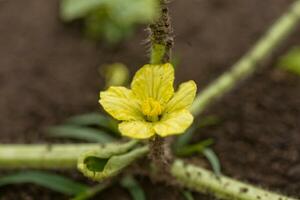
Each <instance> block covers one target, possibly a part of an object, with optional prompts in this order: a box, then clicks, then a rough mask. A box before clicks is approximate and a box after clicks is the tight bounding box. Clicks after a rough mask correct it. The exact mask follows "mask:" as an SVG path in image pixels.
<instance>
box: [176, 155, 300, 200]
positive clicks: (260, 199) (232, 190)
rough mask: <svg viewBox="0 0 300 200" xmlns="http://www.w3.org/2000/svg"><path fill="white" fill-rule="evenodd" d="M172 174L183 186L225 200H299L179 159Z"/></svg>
mask: <svg viewBox="0 0 300 200" xmlns="http://www.w3.org/2000/svg"><path fill="white" fill-rule="evenodd" d="M171 173H172V175H173V176H174V177H176V178H177V180H178V181H179V183H181V184H182V185H183V186H185V187H187V188H189V189H191V190H196V191H198V192H202V193H206V194H212V195H214V196H215V197H217V198H220V199H225V200H297V199H295V198H291V197H287V196H284V195H281V194H278V193H273V192H270V191H267V190H263V189H261V188H258V187H255V186H253V185H250V184H247V183H243V182H240V181H237V180H235V179H232V178H228V177H226V176H223V175H221V176H216V175H215V174H214V173H212V172H210V171H208V170H206V169H203V168H201V167H197V166H194V165H191V164H185V163H184V162H183V161H182V160H180V159H177V160H176V161H175V162H174V163H173V165H172V168H171Z"/></svg>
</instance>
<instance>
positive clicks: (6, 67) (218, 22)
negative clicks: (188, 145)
mask: <svg viewBox="0 0 300 200" xmlns="http://www.w3.org/2000/svg"><path fill="white" fill-rule="evenodd" d="M289 4H290V1H287V0H264V1H262V0H244V1H240V0H227V1H223V0H190V1H180V0H175V1H173V2H172V3H171V12H172V13H171V14H172V17H173V22H174V29H175V36H176V40H175V42H176V45H175V56H176V57H177V58H178V60H179V67H178V70H177V77H176V78H177V81H180V82H181V81H184V80H189V79H194V80H196V82H197V83H198V87H199V91H200V92H201V90H202V89H203V88H204V87H205V86H206V85H207V84H208V83H209V82H211V81H212V80H214V79H215V78H216V77H217V76H218V75H220V74H221V73H222V72H224V71H225V70H227V69H228V68H229V67H230V66H231V65H232V64H233V63H234V62H236V61H237V59H238V58H240V57H241V56H242V55H243V54H244V53H245V52H246V51H247V50H248V49H249V48H250V47H251V46H252V45H253V44H254V42H255V41H257V39H258V38H259V36H261V35H262V34H263V33H264V32H265V31H266V29H267V28H268V27H269V26H270V25H271V24H272V22H273V21H274V20H275V19H276V18H277V17H279V16H280V15H281V14H282V13H283V12H284V11H285V10H286V8H287V7H288V5H289ZM0 24H1V26H0V57H1V59H0V96H1V98H0V113H1V116H0V127H1V133H0V142H1V143H46V142H47V138H46V137H45V136H44V132H43V130H44V128H45V127H47V126H49V125H53V124H56V123H60V122H62V121H63V120H64V119H65V118H67V117H68V116H72V115H74V114H79V113H84V112H89V111H95V110H98V109H99V108H98V104H97V98H98V91H99V90H100V89H101V86H102V85H103V81H102V80H101V78H100V77H99V75H98V74H97V69H98V67H99V66H100V65H101V64H105V63H111V62H116V61H118V62H123V63H125V64H127V65H128V66H130V69H131V71H132V73H134V71H135V70H136V69H137V68H138V67H140V66H141V65H142V64H144V63H146V62H147V55H146V54H143V53H141V52H145V51H146V47H145V46H144V45H143V40H144V38H145V37H146V33H145V32H144V31H143V28H144V27H141V28H140V30H138V31H137V35H136V36H135V37H134V38H131V39H130V40H128V41H126V42H124V43H123V44H121V45H119V46H118V47H116V48H110V47H108V46H106V45H104V44H102V43H100V44H95V43H93V42H91V41H88V40H86V39H84V38H83V37H82V34H81V33H80V31H78V27H76V26H66V25H64V24H62V23H61V22H60V20H59V18H58V0H52V1H47V0H27V1H11V0H2V1H0ZM299 37H300V29H299V28H298V29H297V31H296V33H294V34H293V35H292V37H291V38H290V39H288V40H287V41H285V42H284V44H283V45H282V46H281V47H280V48H279V50H278V51H276V52H274V54H273V55H272V56H271V57H270V58H269V59H268V60H267V61H266V62H264V63H263V64H262V68H261V69H260V70H259V71H258V72H257V73H256V74H255V75H254V76H253V77H252V78H250V79H247V80H245V81H244V82H243V83H241V84H240V85H239V87H238V88H237V89H235V90H234V91H233V92H231V93H230V94H228V95H226V96H225V98H223V99H221V100H220V101H218V102H216V103H215V104H213V105H212V106H211V107H210V108H209V109H208V111H207V112H206V113H205V114H213V115H216V116H218V117H219V118H221V119H222V123H221V124H219V125H217V126H214V127H209V128H205V129H202V130H199V134H197V135H196V136H195V138H194V140H195V141H198V140H200V139H205V138H214V140H215V141H216V144H215V145H214V149H215V151H216V153H217V154H218V156H219V157H220V160H221V163H222V170H223V173H224V174H226V175H229V176H232V177H235V178H239V179H241V180H243V181H247V182H250V183H253V184H257V185H261V186H263V187H265V188H269V189H271V190H274V191H280V192H283V193H285V194H288V195H294V196H296V197H300V192H299V191H300V121H299V119H300V79H299V78H298V77H295V76H293V75H289V74H286V73H283V72H280V71H278V70H276V69H274V66H275V63H276V58H277V57H278V56H279V55H280V54H282V53H283V52H285V51H286V50H288V49H289V48H290V47H292V46H294V45H299V44H300V42H299V41H300V40H299ZM200 119H201V117H200ZM193 159H197V158H193ZM4 173H6V172H2V174H4ZM68 174H69V176H72V177H77V178H79V179H82V177H81V175H80V174H78V173H76V172H74V173H68ZM139 181H140V182H141V183H142V185H143V186H144V189H145V191H146V193H147V197H148V199H168V200H169V199H176V200H177V199H182V197H181V196H180V193H179V192H178V190H177V189H176V188H173V187H171V186H166V185H162V184H160V185H155V184H153V183H151V182H150V181H149V180H148V179H147V178H145V177H139ZM0 192H1V194H2V197H3V199H9V200H10V199H37V198H38V199H66V198H67V197H66V196H63V195H61V194H58V193H55V192H50V191H49V190H46V189H43V188H41V187H37V186H33V185H29V184H26V185H22V186H10V187H5V188H2V189H1V190H0ZM195 196H196V199H199V200H200V199H201V200H207V199H212V198H210V197H207V196H201V195H195ZM98 199H118V200H119V199H120V200H121V199H130V198H129V195H128V194H127V192H126V191H124V190H123V189H122V188H121V187H118V186H115V187H113V188H110V189H108V190H107V191H106V192H104V193H103V194H101V195H100V196H99V197H98Z"/></svg>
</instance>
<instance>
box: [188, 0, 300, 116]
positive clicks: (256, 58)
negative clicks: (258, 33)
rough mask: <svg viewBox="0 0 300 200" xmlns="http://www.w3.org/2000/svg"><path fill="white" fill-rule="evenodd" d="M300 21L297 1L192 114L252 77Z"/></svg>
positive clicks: (205, 93) (199, 99) (214, 85)
mask: <svg viewBox="0 0 300 200" xmlns="http://www.w3.org/2000/svg"><path fill="white" fill-rule="evenodd" d="M299 19H300V1H299V0H297V1H295V2H294V3H293V4H292V5H291V7H290V9H289V10H288V11H287V12H286V13H285V14H284V15H283V16H282V17H281V18H279V19H278V21H276V22H275V23H274V25H273V26H272V27H271V28H270V29H269V31H268V32H267V33H266V34H265V35H264V36H263V37H262V38H261V39H260V40H259V41H258V42H257V44H256V45H255V46H254V47H253V48H252V49H251V50H250V51H249V52H248V53H246V54H245V55H244V56H243V57H242V58H241V59H240V60H239V61H238V62H237V63H236V64H235V65H233V66H232V68H231V70H230V71H228V72H225V73H224V74H223V75H221V76H220V77H219V78H218V79H217V80H215V81H214V82H212V83H211V84H210V85H209V86H208V87H207V88H206V89H204V90H202V91H201V92H200V93H199V94H198V95H197V97H196V99H195V101H194V103H193V105H192V107H191V108H190V110H191V112H192V113H193V114H194V115H195V116H197V115H199V114H201V113H202V112H203V111H204V110H205V109H206V108H207V107H208V105H209V104H210V103H212V102H215V101H216V100H217V99H219V98H220V97H221V96H223V95H224V94H226V93H227V92H228V91H230V90H232V89H233V88H234V87H235V86H236V84H237V83H238V82H239V81H241V80H243V79H245V78H246V77H248V76H250V75H251V74H252V73H253V72H254V71H255V70H256V69H257V68H258V67H259V65H258V63H259V62H261V61H262V60H263V59H265V58H266V57H267V56H268V55H270V53H271V52H272V51H273V50H274V49H275V47H276V46H278V45H279V44H280V43H281V42H282V41H283V40H284V39H285V38H286V37H287V36H288V35H289V34H290V33H291V32H292V31H293V30H294V29H295V27H296V25H297V24H298V22H299Z"/></svg>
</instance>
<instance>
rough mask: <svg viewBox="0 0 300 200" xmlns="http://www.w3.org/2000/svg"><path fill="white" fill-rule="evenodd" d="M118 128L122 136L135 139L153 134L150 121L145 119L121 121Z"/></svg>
mask: <svg viewBox="0 0 300 200" xmlns="http://www.w3.org/2000/svg"><path fill="white" fill-rule="evenodd" d="M119 130H120V132H121V134H122V135H123V136H127V137H130V138H135V139H146V138H150V137H151V136H153V135H154V134H155V131H154V129H153V125H152V123H149V122H145V121H130V122H122V123H121V124H119Z"/></svg>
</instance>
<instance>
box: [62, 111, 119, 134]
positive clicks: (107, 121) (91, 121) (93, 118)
mask: <svg viewBox="0 0 300 200" xmlns="http://www.w3.org/2000/svg"><path fill="white" fill-rule="evenodd" d="M66 123H67V124H71V125H78V126H99V127H103V128H106V129H108V130H110V131H112V132H114V133H118V134H119V131H118V123H117V122H116V121H115V120H114V119H112V118H110V117H107V116H105V115H103V114H100V113H86V114H82V115H77V116H74V117H71V118H69V119H68V120H67V121H66Z"/></svg>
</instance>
